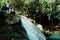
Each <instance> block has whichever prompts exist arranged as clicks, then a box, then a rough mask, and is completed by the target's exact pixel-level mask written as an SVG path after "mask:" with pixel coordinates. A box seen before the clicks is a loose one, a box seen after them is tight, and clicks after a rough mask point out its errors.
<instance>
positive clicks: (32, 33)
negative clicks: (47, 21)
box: [21, 16, 46, 40]
mask: <svg viewBox="0 0 60 40" xmlns="http://www.w3.org/2000/svg"><path fill="white" fill-rule="evenodd" d="M21 23H22V26H23V27H24V28H25V30H26V32H27V35H28V37H29V39H30V40H46V37H45V36H44V34H43V33H42V32H41V31H40V30H38V28H36V27H35V25H33V24H32V23H31V21H29V20H28V19H27V17H25V16H21Z"/></svg>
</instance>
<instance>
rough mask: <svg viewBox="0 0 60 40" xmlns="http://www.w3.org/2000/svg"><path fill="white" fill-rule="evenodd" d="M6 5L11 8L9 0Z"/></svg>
mask: <svg viewBox="0 0 60 40" xmlns="http://www.w3.org/2000/svg"><path fill="white" fill-rule="evenodd" d="M6 7H7V9H8V10H9V8H10V3H9V1H7V2H6Z"/></svg>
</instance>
